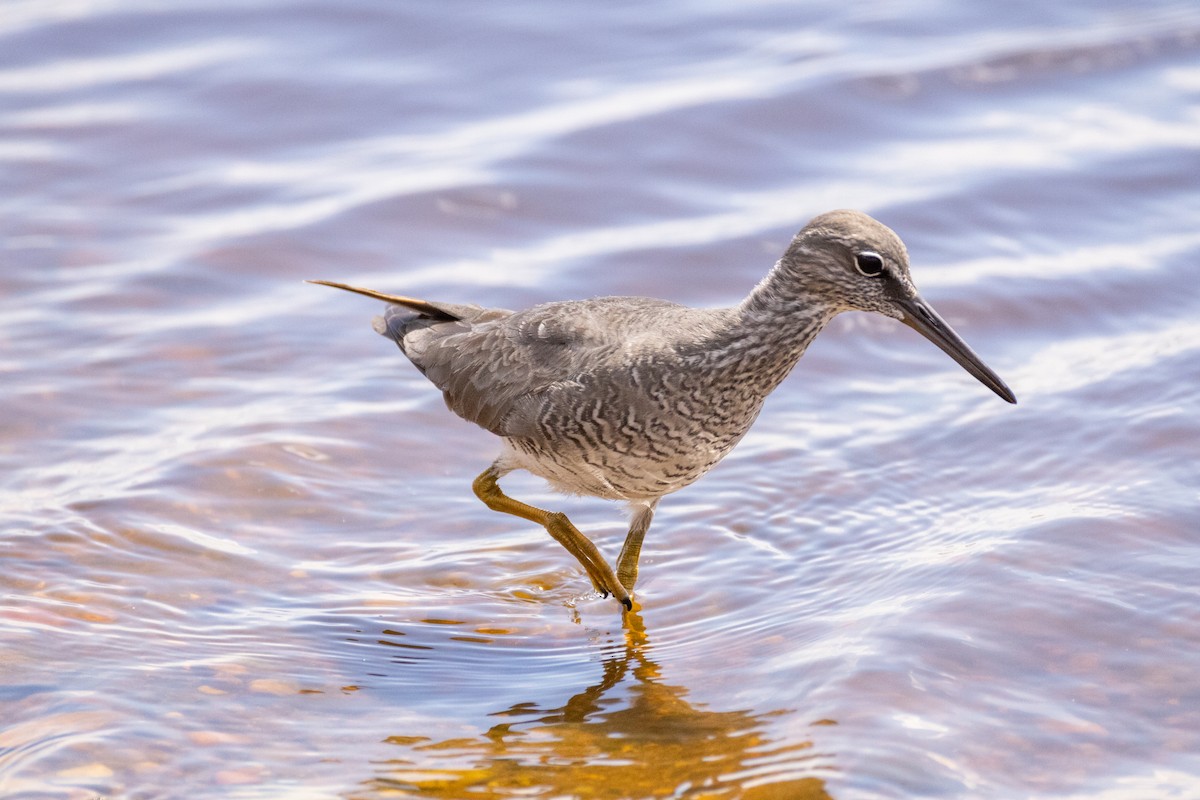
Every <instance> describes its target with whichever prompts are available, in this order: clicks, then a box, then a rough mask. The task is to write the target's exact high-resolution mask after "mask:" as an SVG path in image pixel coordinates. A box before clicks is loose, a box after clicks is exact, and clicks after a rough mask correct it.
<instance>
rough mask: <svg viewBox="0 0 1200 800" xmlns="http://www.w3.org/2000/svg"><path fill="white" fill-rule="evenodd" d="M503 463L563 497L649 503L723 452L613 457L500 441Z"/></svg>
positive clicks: (690, 478)
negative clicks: (586, 496)
mask: <svg viewBox="0 0 1200 800" xmlns="http://www.w3.org/2000/svg"><path fill="white" fill-rule="evenodd" d="M505 443H506V445H507V447H506V448H505V450H506V452H505V455H504V457H503V461H504V462H505V464H506V465H507V466H510V467H512V468H514V469H524V470H527V471H529V472H531V473H533V474H534V475H537V476H538V477H540V478H544V479H545V480H546V481H547V482H549V483H550V485H551V486H552V487H554V488H555V489H556V490H558V491H560V492H564V493H567V494H580V495H590V496H592V497H602V498H606V499H609V500H652V499H655V498H658V497H662V496H663V495H666V494H670V493H671V492H675V491H678V490H679V489H682V488H683V487H685V486H687V485H689V484H691V483H693V482H694V481H696V480H697V479H698V478H700V477H701V476H702V475H704V474H705V473H706V472H708V471H709V470H710V469H712V467H713V466H714V465H715V464H716V463H717V462H718V461H720V460H721V459H722V458H723V457H724V456H725V453H727V452H728V451H729V449H732V444H731V445H730V446H729V447H727V448H720V449H715V448H707V447H694V448H690V449H688V450H686V451H680V452H671V451H670V450H664V449H663V448H661V447H659V448H657V452H654V453H650V452H634V451H630V452H617V451H614V450H611V449H607V448H578V447H569V446H563V445H562V444H561V443H556V444H557V446H553V447H546V446H544V445H542V444H540V443H534V442H531V441H529V440H523V439H505Z"/></svg>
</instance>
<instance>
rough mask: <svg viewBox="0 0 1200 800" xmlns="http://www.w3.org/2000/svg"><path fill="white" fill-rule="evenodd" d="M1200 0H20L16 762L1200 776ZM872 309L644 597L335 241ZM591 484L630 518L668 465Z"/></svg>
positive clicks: (124, 775)
mask: <svg viewBox="0 0 1200 800" xmlns="http://www.w3.org/2000/svg"><path fill="white" fill-rule="evenodd" d="M1197 175H1200V10H1198V9H1197V8H1196V6H1195V4H1194V3H1191V2H1178V3H1170V2H1159V3H1151V4H1150V5H1148V6H1147V5H1145V4H1142V5H1140V6H1139V7H1138V8H1136V9H1134V8H1133V7H1127V6H1126V5H1123V4H1116V3H1109V4H1095V3H1083V2H1067V3H1060V4H1056V5H1047V4H1036V5H1035V4H1015V5H1014V4H1007V5H1004V6H996V5H995V4H990V3H967V4H963V3H946V2H943V3H936V2H934V3H917V2H907V3H886V4H885V3H866V4H862V3H860V4H846V3H803V4H784V3H773V2H755V3H742V4H737V5H736V6H729V5H722V4H711V3H705V2H699V1H693V2H672V3H665V4H658V5H656V6H649V7H647V6H645V5H643V4H637V5H635V4H630V3H617V4H606V5H603V7H601V5H598V4H593V6H584V5H579V4H576V5H571V6H563V5H562V4H552V3H542V2H510V3H504V4H495V3H472V2H467V3H457V4H453V5H446V4H424V5H419V4H413V3H408V4H396V3H386V2H381V1H380V0H364V1H363V2H354V3H349V4H318V3H295V2H282V1H271V0H264V1H263V2H254V3H241V4H214V3H191V2H176V3H171V4H165V5H164V4H159V3H150V2H144V1H140V2H139V0H106V1H105V2H82V1H81V0H58V1H57V2H53V3H48V2H45V0H9V2H8V3H7V4H6V5H5V8H4V13H3V14H2V15H0V176H2V177H0V185H2V186H3V189H4V190H3V192H0V207H2V208H3V213H2V214H0V237H2V238H0V264H2V267H0V382H2V385H3V388H4V390H3V391H2V392H0V430H2V431H3V435H2V437H0V643H2V645H3V647H2V648H0V796H3V797H6V798H8V797H14V798H96V797H113V798H116V797H122V798H126V797H128V798H155V797H189V798H196V797H234V798H335V797H342V798H355V799H358V798H362V799H364V800H365V799H366V798H384V797H444V798H468V797H471V798H513V797H582V798H593V797H594V798H642V797H676V798H701V797H703V798H733V797H743V798H751V799H752V800H764V799H765V798H825V797H833V798H839V800H845V799H846V798H911V797H954V798H958V797H979V798H989V797H996V798H1021V797H1039V798H1042V797H1044V798H1089V799H1092V798H1102V799H1104V800H1115V799H1117V798H1146V797H1162V798H1166V797H1176V798H1195V797H1200V678H1198V677H1197V675H1198V674H1200V589H1197V587H1198V586H1200V566H1198V565H1200V533H1198V531H1197V527H1198V526H1197V519H1200V514H1198V512H1197V507H1198V501H1200V470H1198V469H1197V466H1196V455H1197V449H1198V446H1200V422H1198V421H1197V415H1196V413H1195V412H1196V408H1197V386H1198V378H1200V322H1197V320H1200V292H1197V291H1196V290H1195V279H1196V276H1197V275H1198V274H1200V267H1198V266H1197V265H1198V264H1200V229H1198V228H1197V219H1198V218H1200V186H1198V185H1197V182H1196V176H1197ZM837 207H858V208H862V209H864V210H866V211H869V212H870V213H872V214H874V215H876V216H878V217H879V218H880V219H882V220H883V221H884V222H886V223H887V224H889V225H891V226H892V227H893V228H895V229H896V230H897V231H898V232H899V233H900V234H901V235H902V236H903V237H904V238H905V240H906V242H907V244H908V247H909V250H910V253H911V256H912V260H913V264H914V276H915V278H916V280H917V282H918V284H919V285H920V286H921V287H922V290H923V292H924V294H925V296H926V297H927V298H928V299H929V300H930V301H931V302H932V303H933V304H934V305H935V306H936V307H937V308H938V309H939V310H940V311H941V312H942V314H943V315H944V316H946V317H947V318H948V319H949V320H950V321H951V322H952V323H953V324H954V325H955V326H956V327H957V328H958V330H959V332H960V333H961V334H962V335H963V336H964V337H965V338H966V339H967V340H968V341H969V342H970V343H971V345H972V346H973V347H974V348H975V349H976V350H977V351H978V352H979V353H980V354H981V355H983V357H984V358H985V359H986V360H987V361H988V363H989V364H990V365H991V366H992V367H993V368H995V369H996V370H997V372H999V373H1000V375H1001V376H1002V377H1004V378H1005V380H1006V381H1007V382H1008V383H1009V384H1010V385H1011V386H1012V387H1013V389H1014V391H1015V392H1016V394H1017V395H1018V397H1019V398H1020V404H1019V405H1017V406H1015V407H1011V406H1008V405H1006V404H1005V403H1003V402H1001V401H1000V400H998V399H997V398H996V397H994V396H992V394H991V393H990V392H988V391H987V389H985V388H984V387H982V386H980V385H979V384H978V383H976V382H975V381H974V380H973V379H972V378H971V377H970V376H968V375H967V374H966V373H965V372H963V371H962V370H960V369H959V368H958V367H957V366H956V365H954V364H953V363H952V362H951V361H950V360H949V359H947V358H946V357H945V356H944V355H943V354H941V353H940V352H938V351H937V350H936V349H934V348H933V347H931V346H929V345H928V344H927V343H926V342H924V341H922V340H921V339H920V338H919V337H917V336H916V335H915V334H913V333H912V332H910V331H909V330H908V329H906V328H903V326H900V325H897V324H895V323H894V322H892V321H889V320H885V319H882V318H872V317H867V316H866V315H861V314H859V315H844V316H843V317H840V318H839V319H838V320H836V321H835V322H834V324H833V325H832V326H831V327H830V328H829V329H828V330H827V331H826V332H824V333H823V334H822V335H821V337H820V338H819V339H818V340H817V342H816V343H815V344H814V345H813V347H812V348H811V349H810V351H809V352H808V354H807V355H806V356H805V358H804V359H803V361H802V362H801V364H800V365H799V367H798V368H797V370H796V371H795V372H794V373H793V375H792V376H791V377H790V378H789V379H788V380H787V381H786V382H785V384H784V385H783V386H782V387H781V388H780V389H779V391H778V392H777V393H776V395H775V396H773V397H772V398H771V400H770V401H769V402H768V404H767V407H766V409H765V411H764V413H763V415H762V417H761V418H760V420H759V421H758V423H757V424H756V426H755V428H754V429H753V431H752V432H751V433H750V435H749V436H748V437H747V439H746V440H745V441H744V442H743V443H742V444H741V446H740V447H739V448H738V449H737V450H736V451H735V452H734V454H733V455H732V456H730V457H729V458H728V459H727V460H726V461H725V462H723V463H722V464H721V465H720V466H719V467H718V468H717V469H716V470H715V471H714V472H713V473H711V474H710V475H709V476H707V477H706V478H705V479H703V480H702V481H701V482H699V483H697V484H696V485H694V486H692V487H689V488H688V489H685V490H683V491H681V492H679V493H678V494H676V495H673V496H671V497H669V498H667V499H666V500H665V501H664V502H663V503H662V505H661V506H660V510H659V513H658V515H657V516H656V519H655V524H654V527H653V529H652V530H651V532H650V536H649V537H648V539H647V544H646V550H645V553H644V559H643V568H642V573H641V582H640V584H639V587H638V600H639V610H638V613H636V614H633V615H630V617H629V618H628V619H627V620H626V622H625V623H624V624H623V623H622V620H621V616H620V615H619V614H618V613H617V608H616V605H615V604H614V603H613V601H612V600H605V599H601V598H599V597H598V596H596V595H595V594H594V593H592V592H589V591H588V589H589V587H588V583H587V579H586V576H585V575H584V574H583V573H582V570H581V569H580V567H579V566H578V565H577V564H575V563H574V561H573V560H572V559H571V558H570V557H569V556H568V555H567V554H566V553H565V552H564V551H562V550H561V548H559V547H558V546H557V545H556V544H555V543H554V542H553V541H551V540H550V539H549V537H547V536H546V535H545V533H544V532H541V531H539V530H537V529H536V528H534V527H532V526H530V525H527V524H525V523H523V522H522V521H520V520H517V519H514V518H509V517H504V516H501V515H497V514H493V513H491V512H489V511H488V510H487V509H485V508H484V507H483V506H482V505H481V504H480V503H479V502H478V501H477V500H476V499H475V498H474V497H473V496H472V494H471V492H470V488H469V487H470V481H471V479H472V478H473V477H474V476H475V475H476V474H477V473H478V472H479V470H481V469H482V468H483V467H484V466H486V465H487V464H488V463H489V462H490V460H491V459H492V458H493V457H494V455H495V453H496V443H495V442H494V441H493V440H492V439H491V437H490V436H489V435H487V434H485V433H482V432H481V431H479V430H477V429H475V428H474V427H473V426H471V425H469V424H467V423H465V422H463V421H461V420H459V419H457V418H455V417H453V416H452V415H451V414H449V413H448V412H447V411H446V410H445V409H444V407H443V406H442V402H441V399H440V397H439V395H438V394H437V392H436V391H434V390H433V389H432V388H431V387H430V386H429V385H428V384H427V383H426V382H425V381H424V379H423V378H422V377H421V376H420V375H419V374H418V373H417V372H416V370H415V369H413V368H412V367H411V366H410V365H408V364H407V363H406V362H405V361H404V359H403V357H402V356H401V355H400V353H399V352H398V351H397V350H396V349H395V347H394V346H392V345H391V343H389V342H387V341H386V340H384V339H381V338H379V337H377V336H375V335H374V334H373V333H372V332H371V330H370V328H369V326H368V321H369V319H370V317H371V315H372V314H374V313H375V312H377V311H378V304H377V303H372V302H371V301H368V300H366V299H363V298H355V297H351V296H349V295H336V294H334V293H333V292H332V291H331V290H328V289H324V288H321V287H314V286H310V285H307V284H303V283H301V279H304V278H327V279H333V280H343V281H348V282H353V283H359V284H362V285H367V286H372V287H375V288H377V289H380V290H383V291H392V292H398V293H403V294H409V295H415V296H424V297H430V298H434V299H440V300H447V301H462V302H482V303H486V304H490V305H497V306H502V307H508V308H519V307H523V306H527V305H531V304H534V303H537V302H541V301H544V300H549V299H558V298H566V297H588V296H594V295H604V294H644V295H653V296H659V297H665V298H668V299H671V300H675V301H678V302H683V303H688V304H693V305H721V304H730V303H733V302H736V301H737V300H738V299H739V298H740V297H741V296H742V295H744V294H745V292H746V291H747V290H748V289H749V288H750V287H751V286H752V285H753V284H754V283H755V282H756V281H757V280H758V279H759V278H760V277H761V276H762V275H763V274H764V273H765V272H766V270H767V268H768V267H769V266H770V265H771V263H772V262H773V261H774V260H775V258H777V257H778V255H779V253H780V252H781V251H782V249H783V247H784V246H785V245H786V243H787V241H788V238H789V237H790V236H791V234H792V233H793V232H794V231H795V230H796V229H797V228H798V227H799V226H800V225H802V224H803V222H804V221H806V220H807V219H808V218H810V217H811V216H813V215H814V214H816V213H819V212H821V211H824V210H827V209H830V208H837ZM505 486H506V488H507V489H508V490H509V491H510V492H511V493H512V494H514V495H516V496H518V497H522V498H523V499H526V500H528V501H530V502H535V503H539V504H544V505H549V506H551V507H553V508H557V509H562V510H565V511H567V512H568V513H569V514H570V515H571V516H572V518H573V519H575V521H576V522H577V523H578V524H579V525H580V526H581V527H583V528H584V529H585V530H587V531H589V532H591V533H594V534H595V537H596V539H597V542H598V543H599V544H600V546H601V548H602V549H603V550H604V551H605V552H606V553H608V554H609V555H610V557H611V556H614V555H615V553H616V551H617V549H618V548H619V544H620V540H621V537H622V536H623V532H624V524H625V520H624V516H623V510H622V509H621V508H620V507H619V506H618V505H615V504H609V503H605V502H602V501H598V500H587V499H578V498H566V499H564V498H560V497H558V496H555V495H553V494H551V493H549V492H548V491H547V490H546V489H545V487H544V486H542V485H541V484H540V482H538V481H536V480H534V479H532V478H529V477H526V476H521V475H513V476H512V477H511V478H509V479H506V482H505Z"/></svg>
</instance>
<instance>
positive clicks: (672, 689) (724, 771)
mask: <svg viewBox="0 0 1200 800" xmlns="http://www.w3.org/2000/svg"><path fill="white" fill-rule="evenodd" d="M626 616H627V624H626V626H625V643H624V648H623V650H622V652H619V653H616V654H614V655H613V656H611V657H610V658H607V659H606V660H605V661H604V662H603V672H602V674H601V676H600V680H599V681H597V682H596V683H595V684H593V685H591V686H589V687H587V688H586V689H584V690H583V691H581V692H578V693H577V694H575V695H574V696H573V697H571V698H570V699H569V700H567V702H566V703H565V704H564V705H563V706H561V707H559V708H553V709H542V708H539V707H538V704H537V703H536V702H530V703H518V704H516V705H514V706H512V707H510V708H506V709H503V710H500V711H497V712H494V713H493V715H492V716H494V717H497V718H499V719H500V720H501V721H499V722H497V723H496V724H495V725H493V726H492V727H491V728H490V729H488V730H487V731H485V732H483V733H482V734H481V735H479V736H478V737H477V738H474V737H464V738H456V739H449V740H445V741H434V740H432V739H430V738H429V737H426V736H421V735H411V734H406V733H401V734H397V735H394V736H390V737H388V739H387V741H388V742H389V743H390V744H393V745H395V746H396V747H397V750H398V752H397V754H396V756H395V758H392V759H389V760H387V761H385V762H381V763H380V764H379V765H378V772H377V774H376V775H375V777H374V778H372V779H371V780H369V781H368V782H367V783H366V784H365V785H364V786H363V788H362V789H361V790H360V791H358V792H355V793H353V794H352V795H351V798H352V800H367V799H368V798H385V797H428V798H454V799H455V800H460V799H461V798H468V797H469V798H480V800H501V799H502V798H513V797H556V798H558V797H561V798H574V797H586V798H598V799H605V800H607V799H610V798H611V799H612V800H617V799H618V798H642V797H675V798H697V799H698V798H705V800H717V799H718V798H721V799H724V798H735V797H736V798H742V799H743V800H785V799H786V800H830V796H829V794H827V793H826V791H825V783H824V781H823V780H821V779H820V778H817V777H812V776H811V775H805V774H804V773H811V772H813V771H814V770H816V769H820V768H821V767H822V766H825V767H826V768H828V765H827V763H826V764H821V763H818V759H817V756H816V754H814V753H813V752H812V742H809V741H806V742H800V743H793V744H781V743H778V742H773V741H772V740H771V739H770V738H769V737H768V736H767V734H766V733H765V732H764V727H765V725H764V720H765V719H766V718H769V717H773V716H776V715H779V714H782V713H784V712H782V711H775V712H768V713H765V714H755V713H751V712H748V711H708V710H706V709H704V708H698V707H696V706H693V705H692V704H690V703H688V702H687V700H686V699H685V698H686V695H687V690H686V689H685V688H683V687H680V686H668V685H667V684H665V683H663V682H662V681H661V680H660V672H661V670H660V669H659V666H658V665H657V664H656V663H655V662H654V661H653V660H652V659H651V658H650V657H649V653H650V651H651V647H650V642H649V638H648V637H647V635H646V631H645V626H644V624H643V622H642V619H641V617H640V616H639V615H638V614H636V613H631V614H628V615H626ZM622 686H623V687H624V688H623V689H622V688H621V687H622ZM825 724H832V723H829V722H827V721H826V723H825ZM821 760H822V761H823V760H824V759H821Z"/></svg>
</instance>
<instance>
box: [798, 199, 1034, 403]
mask: <svg viewBox="0 0 1200 800" xmlns="http://www.w3.org/2000/svg"><path fill="white" fill-rule="evenodd" d="M780 267H781V268H782V269H784V270H785V271H788V272H792V273H793V274H794V275H795V277H796V279H797V280H798V281H800V282H802V283H804V284H805V285H806V286H807V287H808V291H809V292H812V293H817V294H820V295H821V296H822V299H824V300H825V301H826V302H828V303H829V304H831V305H832V306H834V307H835V308H837V310H839V311H845V310H856V311H874V312H876V313H879V314H883V315H884V316H888V317H892V318H894V319H898V320H900V321H901V322H903V323H904V324H905V325H908V326H909V327H910V328H912V329H914V330H916V331H917V332H918V333H920V334H921V335H922V336H924V337H925V338H926V339H928V340H929V341H931V342H933V343H934V344H935V345H937V346H938V347H940V348H941V349H942V350H943V351H945V352H946V354H947V355H949V356H950V357H951V358H953V359H954V360H955V361H956V362H958V364H959V365H961V366H962V367H963V368H964V369H965V370H966V371H967V372H969V373H971V374H972V375H974V376H975V377H976V378H978V379H979V380H980V381H981V382H982V383H983V384H984V385H985V386H987V387H988V388H989V389H991V390H992V391H993V392H995V393H996V394H998V395H999V396H1000V397H1002V398H1004V399H1005V400H1007V401H1008V402H1010V403H1015V402H1017V399H1016V397H1015V396H1014V395H1013V393H1012V391H1011V390H1010V389H1009V388H1008V387H1007V386H1005V384H1004V381H1002V380H1000V378H999V376H998V375H996V373H995V372H993V371H992V370H991V369H990V368H988V366H987V365H986V364H984V363H983V361H982V360H981V359H980V358H979V356H977V355H976V354H975V352H974V351H973V350H971V348H970V347H968V346H967V343H966V342H964V341H963V340H962V338H961V337H960V336H959V335H958V334H957V333H955V332H954V329H953V328H951V327H950V326H949V325H948V324H947V323H946V321H945V320H944V319H942V317H941V315H939V314H938V313H937V312H936V311H934V310H933V307H932V306H930V305H929V304H928V303H926V302H925V300H923V299H922V298H921V295H920V294H919V293H918V292H917V287H916V286H915V285H914V284H913V281H912V277H911V276H910V275H909V271H908V250H907V248H905V246H904V242H902V241H900V237H899V236H897V235H896V233H895V232H894V231H893V230H892V229H891V228H889V227H887V226H886V225H884V224H883V223H881V222H879V221H878V220H875V219H873V218H872V217H869V216H868V215H866V214H863V213H862V212H860V211H830V212H828V213H826V214H822V215H820V216H819V217H816V218H815V219H813V220H812V221H811V222H809V223H808V224H807V225H805V226H804V229H803V230H801V231H800V232H799V233H798V234H796V236H795V238H794V239H792V243H791V245H790V246H789V247H788V250H787V253H785V254H784V256H783V259H782V261H781V262H780Z"/></svg>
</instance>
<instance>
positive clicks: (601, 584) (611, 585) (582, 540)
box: [471, 464, 633, 610]
mask: <svg viewBox="0 0 1200 800" xmlns="http://www.w3.org/2000/svg"><path fill="white" fill-rule="evenodd" d="M501 474H503V473H501V472H500V470H499V469H497V468H496V465H495V464H493V465H492V466H490V467H488V468H487V469H485V470H484V471H483V472H481V473H480V474H479V477H478V478H476V479H475V482H474V483H473V484H472V485H471V488H472V489H474V490H475V496H476V497H478V498H479V499H480V500H482V501H483V502H484V504H486V505H487V507H488V508H490V509H492V510H493V511H500V512H503V513H505V514H512V515H513V516H517V517H521V518H522V519H527V520H529V521H530V522H536V523H537V524H539V525H541V526H542V527H543V528H545V529H546V531H547V532H548V533H549V534H550V535H551V536H553V537H554V540H555V541H556V542H558V543H559V544H561V545H562V546H563V547H565V548H566V549H567V552H569V553H570V554H571V555H573V556H575V558H576V560H577V561H579V563H580V564H581V565H583V568H584V570H586V571H587V574H588V577H589V578H591V580H592V585H593V586H594V587H596V591H598V592H600V593H601V594H602V595H604V596H605V597H608V595H610V594H611V595H613V596H614V597H616V599H617V600H618V601H620V603H621V605H623V606H625V608H626V609H627V610H628V609H631V608H633V601H632V600H630V599H629V592H627V591H626V590H625V586H624V585H623V583H622V582H621V581H619V580H617V576H616V575H615V574H613V571H612V567H610V566H609V565H608V562H607V561H605V560H604V556H602V555H600V551H599V550H597V549H596V545H594V544H592V541H591V540H590V539H588V538H587V537H586V536H584V535H583V534H582V533H581V532H580V531H579V529H578V528H576V527H575V526H574V525H573V524H572V523H571V520H569V519H567V515H566V514H563V513H560V512H557V511H544V510H542V509H540V508H537V507H535V506H531V505H529V504H528V503H522V502H521V501H520V500H514V499H513V498H511V497H509V496H508V495H506V494H505V493H504V491H503V490H502V489H501V488H500V484H499V480H500V476H501Z"/></svg>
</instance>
